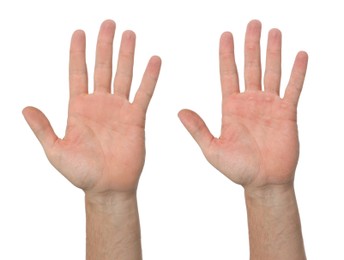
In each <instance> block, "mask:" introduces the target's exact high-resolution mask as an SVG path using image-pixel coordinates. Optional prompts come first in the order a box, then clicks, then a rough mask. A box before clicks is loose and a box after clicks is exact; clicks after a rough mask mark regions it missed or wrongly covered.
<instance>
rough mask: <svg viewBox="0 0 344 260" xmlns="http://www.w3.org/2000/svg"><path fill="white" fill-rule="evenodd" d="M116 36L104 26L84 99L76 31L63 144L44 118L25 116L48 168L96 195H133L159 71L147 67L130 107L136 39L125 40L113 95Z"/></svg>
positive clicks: (154, 64)
mask: <svg viewBox="0 0 344 260" xmlns="http://www.w3.org/2000/svg"><path fill="white" fill-rule="evenodd" d="M114 32H115V24H114V23H113V22H112V21H106V22H104V23H103V24H102V27H101V29H100V32H99V36H98V43H97V54H96V66H95V72H94V93H92V94H88V78H87V68H86V61H85V35H84V33H83V32H80V31H77V32H75V33H74V35H73V37H72V42H71V49H70V50H71V51H70V102H69V111H68V121H67V129H66V134H65V137H64V138H63V139H59V138H58V137H57V136H56V135H55V133H54V132H53V130H52V128H51V126H50V123H49V121H48V119H47V118H46V117H45V116H44V115H43V113H42V112H40V111H39V110H37V109H35V108H26V109H25V110H24V115H25V118H26V119H27V121H28V123H29V125H30V126H31V128H32V130H33V131H34V133H35V134H36V136H37V138H38V139H39V141H40V142H41V143H42V145H43V148H44V150H45V152H46V154H47V156H48V159H49V160H50V162H51V163H52V164H53V165H54V166H55V167H56V168H57V169H58V170H59V171H60V172H61V173H62V174H63V175H64V176H65V177H66V178H67V179H69V180H70V181H71V182H72V183H73V184H74V185H76V186H77V187H79V188H82V189H83V190H85V191H90V192H95V193H104V192H108V191H120V192H133V191H135V190H136V188H137V184H138V180H139V177H140V174H141V171H142V168H143V164H144V157H145V143H144V127H145V117H146V111H147V108H148V105H149V102H150V99H151V97H152V95H153V92H154V88H155V85H156V82H157V79H158V75H159V70H160V65H161V61H160V58H158V57H153V58H152V59H151V60H150V61H149V63H148V65H147V68H146V71H145V73H144V75H143V78H142V81H141V85H140V87H139V89H138V91H137V93H136V95H135V98H134V101H133V102H129V92H130V87H131V80H132V72H133V62H134V48H135V35H134V33H133V32H130V31H127V32H125V33H124V34H123V37H122V41H121V47H120V53H119V59H118V66H117V72H116V76H115V78H114V87H113V90H112V87H111V82H112V79H111V78H112V44H113V37H114ZM112 92H113V94H112Z"/></svg>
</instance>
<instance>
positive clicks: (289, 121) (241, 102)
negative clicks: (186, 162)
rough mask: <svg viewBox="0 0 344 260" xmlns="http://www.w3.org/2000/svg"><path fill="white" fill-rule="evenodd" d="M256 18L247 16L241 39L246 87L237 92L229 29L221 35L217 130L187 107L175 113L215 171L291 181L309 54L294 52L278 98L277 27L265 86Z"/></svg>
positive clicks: (236, 177) (258, 181)
mask: <svg viewBox="0 0 344 260" xmlns="http://www.w3.org/2000/svg"><path fill="white" fill-rule="evenodd" d="M260 34H261V23H260V22H259V21H251V22H250V23H249V24H248V26H247V31H246V39H245V76H244V78H245V91H244V92H242V93H240V91H239V80H238V74H237V69H236V64H235V60H234V45H233V37H232V34H231V33H228V32H226V33H224V34H223V35H222V37H221V40H220V75H221V86H222V99H223V101H222V128H221V136H220V137H219V138H215V137H214V136H213V135H212V134H211V133H210V132H209V130H208V128H207V126H206V125H205V123H204V122H203V120H202V119H201V118H200V117H199V116H198V115H197V114H196V113H194V112H192V111H190V110H182V111H181V112H180V113H179V117H180V119H181V121H182V123H183V124H184V126H185V127H186V128H187V130H188V131H189V132H190V134H191V135H192V137H193V138H194V139H195V140H196V142H197V143H198V145H199V146H200V148H201V149H202V151H203V153H204V155H205V157H206V158H207V160H208V161H209V162H210V163H211V164H212V165H213V166H214V167H215V168H217V169H218V170H219V171H220V172H222V173H223V174H224V175H225V176H227V177H228V178H229V179H231V180H232V181H234V182H235V183H238V184H241V185H243V186H244V187H245V188H260V187H265V186H268V185H281V184H291V183H293V178H294V174H295V169H296V165H297V161H298V155H299V142H298V132H297V124H296V112H297V103H298V99H299V96H300V93H301V89H302V86H303V82H304V78H305V73H306V68H307V60H308V56H307V54H306V53H305V52H300V53H298V55H297V56H296V59H295V63H294V66H293V69H292V73H291V76H290V80H289V83H288V86H287V88H286V91H285V94H284V97H283V98H280V96H279V90H280V80H281V32H280V31H279V30H277V29H272V30H271V31H270V33H269V37H268V46H267V57H266V69H265V75H264V91H263V90H262V84H261V62H260V44H259V42H260Z"/></svg>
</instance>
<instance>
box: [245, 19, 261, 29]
mask: <svg viewBox="0 0 344 260" xmlns="http://www.w3.org/2000/svg"><path fill="white" fill-rule="evenodd" d="M247 27H254V28H261V27H262V22H261V21H260V20H258V19H253V20H251V21H250V22H249V23H248V24H247Z"/></svg>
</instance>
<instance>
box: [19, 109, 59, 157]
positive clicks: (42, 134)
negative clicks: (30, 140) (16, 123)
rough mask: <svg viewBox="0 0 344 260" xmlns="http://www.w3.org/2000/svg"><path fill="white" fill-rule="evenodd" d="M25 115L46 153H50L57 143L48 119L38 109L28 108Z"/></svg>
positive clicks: (24, 111) (24, 110)
mask: <svg viewBox="0 0 344 260" xmlns="http://www.w3.org/2000/svg"><path fill="white" fill-rule="evenodd" d="M23 115H24V118H25V120H26V122H27V123H28V124H29V126H30V128H31V129H32V131H33V133H34V134H35V135H36V137H37V139H38V141H39V142H40V143H41V145H42V146H43V149H44V150H45V151H48V150H49V149H50V148H51V147H52V146H53V144H54V143H55V142H56V140H57V139H58V137H57V136H56V134H55V132H54V130H53V128H52V127H51V125H50V122H49V120H48V119H47V117H46V116H45V115H44V114H43V113H42V112H41V111H40V110H39V109H37V108H34V107H26V108H24V109H23Z"/></svg>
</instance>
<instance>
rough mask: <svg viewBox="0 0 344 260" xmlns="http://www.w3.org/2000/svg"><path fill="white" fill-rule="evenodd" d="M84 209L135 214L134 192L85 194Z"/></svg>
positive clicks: (135, 201)
mask: <svg viewBox="0 0 344 260" xmlns="http://www.w3.org/2000/svg"><path fill="white" fill-rule="evenodd" d="M85 203H86V208H87V209H90V210H96V211H100V212H111V211H115V212H122V213H125V212H127V213H130V212H137V197H136V191H135V192H128V193H127V192H105V193H93V192H85Z"/></svg>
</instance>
